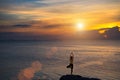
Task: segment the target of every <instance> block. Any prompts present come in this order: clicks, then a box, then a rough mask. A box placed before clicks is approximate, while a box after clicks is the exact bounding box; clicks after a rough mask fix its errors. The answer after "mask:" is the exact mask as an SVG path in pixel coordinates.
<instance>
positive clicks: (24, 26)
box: [13, 24, 31, 28]
mask: <svg viewBox="0 0 120 80" xmlns="http://www.w3.org/2000/svg"><path fill="white" fill-rule="evenodd" d="M13 27H17V28H29V27H31V25H30V24H16V25H13Z"/></svg>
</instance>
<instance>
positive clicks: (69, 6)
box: [0, 0, 120, 35]
mask: <svg viewBox="0 0 120 80" xmlns="http://www.w3.org/2000/svg"><path fill="white" fill-rule="evenodd" d="M81 25H82V26H81ZM113 26H120V0H0V32H21V33H24V32H28V33H31V34H37V35H39V34H40V35H42V34H43V35H44V34H45V35H47V34H48V35H54V34H57V35H63V34H65V35H71V34H74V33H75V32H77V31H81V30H93V29H100V28H110V27H113Z"/></svg>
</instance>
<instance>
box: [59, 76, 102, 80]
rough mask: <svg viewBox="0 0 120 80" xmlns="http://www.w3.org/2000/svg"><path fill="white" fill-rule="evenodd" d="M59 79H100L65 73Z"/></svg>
mask: <svg viewBox="0 0 120 80" xmlns="http://www.w3.org/2000/svg"><path fill="white" fill-rule="evenodd" d="M59 80H100V79H98V78H87V77H82V76H80V75H63V76H61V78H60V79H59Z"/></svg>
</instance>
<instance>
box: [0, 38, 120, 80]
mask: <svg viewBox="0 0 120 80" xmlns="http://www.w3.org/2000/svg"><path fill="white" fill-rule="evenodd" d="M71 52H73V53H74V72H73V74H75V75H81V76H84V77H93V78H100V79H102V80H120V41H113V40H98V41H97V40H93V41H92V40H91V41H89V40H88V41H55V42H53V41H51V42H50V41H0V80H59V78H60V77H61V76H62V75H66V74H70V69H68V68H66V66H67V65H68V64H69V56H70V53H71Z"/></svg>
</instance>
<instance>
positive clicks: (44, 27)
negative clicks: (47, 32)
mask: <svg viewBox="0 0 120 80" xmlns="http://www.w3.org/2000/svg"><path fill="white" fill-rule="evenodd" d="M61 26H63V25H62V24H47V25H44V26H43V27H41V28H43V29H53V28H59V27H61Z"/></svg>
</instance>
